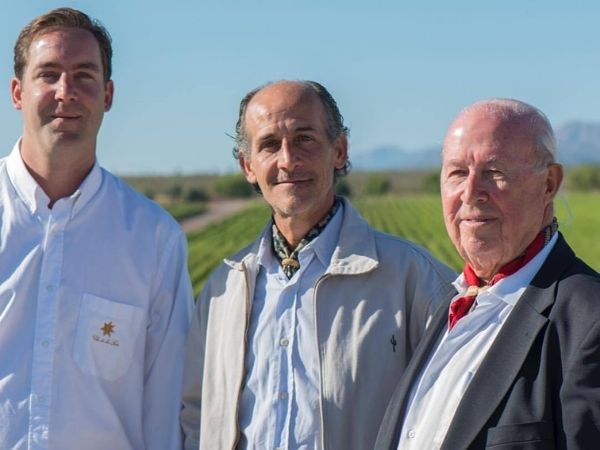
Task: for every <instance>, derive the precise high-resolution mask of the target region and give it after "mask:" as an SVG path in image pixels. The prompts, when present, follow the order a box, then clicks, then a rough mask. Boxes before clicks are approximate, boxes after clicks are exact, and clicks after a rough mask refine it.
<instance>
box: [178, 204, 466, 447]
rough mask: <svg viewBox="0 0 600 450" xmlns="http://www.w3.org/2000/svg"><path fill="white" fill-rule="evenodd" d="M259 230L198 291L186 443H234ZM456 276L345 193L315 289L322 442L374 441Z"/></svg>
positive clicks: (186, 403) (358, 443) (363, 444)
mask: <svg viewBox="0 0 600 450" xmlns="http://www.w3.org/2000/svg"><path fill="white" fill-rule="evenodd" d="M269 230H270V228H269V227H267V228H266V229H265V232H263V235H262V236H266V234H265V233H268V232H270V231H269ZM262 236H261V237H259V239H257V240H256V241H255V242H253V243H252V244H251V245H249V246H248V247H246V248H245V249H243V250H242V251H240V252H239V253H237V254H236V255H234V256H233V257H232V258H231V259H227V260H225V261H224V263H223V264H221V265H220V266H219V267H218V268H217V269H215V271H214V272H213V274H212V275H211V277H210V279H209V281H208V282H207V284H206V286H205V288H204V290H203V291H202V293H201V294H200V297H199V299H198V302H197V305H196V311H195V314H194V317H193V319H192V325H191V332H190V336H189V345H188V355H187V368H186V374H185V380H184V397H183V411H182V414H181V421H182V427H183V430H184V433H185V448H186V450H192V449H194V450H197V449H198V445H199V444H200V448H201V449H203V450H204V449H206V450H220V449H234V448H235V447H236V445H237V442H238V440H239V435H240V429H239V425H238V407H239V400H240V396H241V391H242V388H243V383H244V377H245V367H244V362H245V350H246V347H247V342H246V332H247V326H248V322H249V317H250V312H251V307H252V299H253V296H254V286H255V280H256V276H257V274H258V270H259V267H258V264H257V260H256V257H257V255H256V254H257V250H258V246H259V243H260V239H262ZM455 277H456V274H455V273H454V272H453V271H452V270H450V269H449V268H447V267H446V266H444V265H442V264H441V263H439V262H438V261H436V260H435V259H433V258H432V257H431V256H430V255H429V254H428V253H427V252H426V251H425V250H423V249H422V248H420V247H418V246H416V245H414V244H412V243H409V242H407V241H405V240H403V239H400V238H398V237H393V236H390V235H386V234H383V233H380V232H378V231H375V230H374V229H373V228H371V227H370V226H369V225H368V224H367V222H366V221H365V220H364V219H363V218H362V217H361V216H360V215H359V214H358V212H356V210H355V209H354V208H353V207H352V206H351V205H350V204H349V203H348V202H347V201H345V202H344V218H343V224H342V228H341V230H340V237H339V242H338V245H337V247H336V249H335V251H334V254H333V256H332V259H331V263H330V266H329V268H328V269H327V271H326V272H325V274H324V275H323V276H322V277H321V278H320V279H319V280H318V281H317V284H316V286H315V291H314V292H315V294H314V295H315V302H314V305H315V306H314V322H315V324H316V328H315V333H316V341H317V343H318V347H319V348H318V353H319V356H320V358H319V361H320V382H321V401H320V410H319V414H320V418H321V429H320V433H321V442H322V448H323V449H326V450H337V449H345V450H353V449H356V450H367V449H371V448H373V444H374V442H375V437H376V435H377V430H378V428H379V424H380V422H381V419H382V417H383V414H384V412H385V409H386V406H387V404H388V401H389V399H390V397H391V395H392V392H393V390H394V387H395V386H396V383H397V381H398V378H399V377H400V375H402V372H403V371H404V368H405V367H406V365H407V363H408V360H409V358H410V357H411V355H412V352H413V350H414V348H415V347H416V345H417V343H418V342H419V340H420V339H421V336H422V335H423V332H424V330H425V327H426V326H427V324H428V321H429V319H430V317H431V315H432V313H433V311H434V310H435V306H436V305H437V303H438V302H439V301H440V300H441V299H443V298H445V294H446V293H447V292H448V290H450V289H452V286H451V285H450V282H451V281H453V280H454V279H455Z"/></svg>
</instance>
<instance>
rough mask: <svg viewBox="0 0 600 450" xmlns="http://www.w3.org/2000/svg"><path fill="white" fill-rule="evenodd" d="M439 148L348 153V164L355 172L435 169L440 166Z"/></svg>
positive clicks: (390, 148) (389, 148)
mask: <svg viewBox="0 0 600 450" xmlns="http://www.w3.org/2000/svg"><path fill="white" fill-rule="evenodd" d="M440 148H441V147H439V146H436V147H426V148H422V149H419V150H407V149H403V148H400V147H394V146H387V147H379V148H376V149H373V150H371V151H369V152H366V153H359V154H354V155H353V154H352V152H350V162H352V167H353V168H355V169H356V170H368V171H374V170H412V169H422V170H425V169H435V168H436V167H439V166H440V164H441V153H440V151H441V150H440Z"/></svg>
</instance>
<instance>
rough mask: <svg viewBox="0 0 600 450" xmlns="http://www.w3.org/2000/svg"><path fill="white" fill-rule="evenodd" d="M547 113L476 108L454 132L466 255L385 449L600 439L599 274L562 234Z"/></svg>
mask: <svg viewBox="0 0 600 450" xmlns="http://www.w3.org/2000/svg"><path fill="white" fill-rule="evenodd" d="M561 181H562V168H561V166H560V165H559V164H557V163H556V142H555V139H554V135H553V132H552V128H551V126H550V124H549V122H548V120H547V119H546V117H545V116H544V115H543V114H542V113H541V112H540V111H538V110H537V109H536V108H534V107H532V106H529V105H527V104H524V103H522V102H519V101H516V100H502V99H494V100H488V101H484V102H481V103H476V104H474V105H472V106H470V107H468V108H467V109H465V110H464V111H463V112H462V113H461V114H460V115H459V116H458V118H457V119H456V120H455V121H454V123H453V124H452V126H451V127H450V130H449V132H448V135H447V137H446V140H445V143H444V150H443V166H442V173H441V188H442V204H443V210H444V219H445V222H446V228H447V230H448V233H449V235H450V238H451V239H452V242H453V243H454V245H455V247H456V248H457V250H458V252H459V253H460V255H461V256H462V257H463V259H464V260H465V263H466V265H465V269H464V273H463V274H462V275H460V276H459V277H458V279H457V280H456V281H455V283H454V285H455V287H456V290H457V291H458V294H456V295H454V296H453V298H449V299H448V300H447V301H446V302H445V303H444V304H443V305H442V306H441V307H440V309H439V310H438V312H436V315H435V317H434V319H433V321H432V325H431V327H430V328H429V330H428V332H427V336H426V337H425V338H424V339H423V341H422V343H421V344H420V346H419V348H418V349H417V351H416V353H415V356H414V359H413V360H412V362H411V364H410V366H409V368H408V369H407V371H406V376H405V377H404V378H403V380H402V381H401V382H400V384H399V385H398V388H397V390H396V392H395V393H394V396H393V397H392V400H391V402H390V405H389V407H388V410H387V412H386V416H385V419H384V422H383V424H382V426H381V429H380V433H379V436H378V439H377V445H376V448H377V449H393V450H396V449H402V450H411V449H419V450H420V449H445V450H462V449H484V448H494V449H496V448H497V449H509V448H510V449H517V448H523V449H525V448H528V449H534V448H535V449H548V450H550V449H590V448H595V446H597V444H598V442H600V277H599V276H598V274H597V273H596V272H595V271H593V270H592V269H590V268H589V267H588V266H587V265H586V264H584V263H583V262H582V261H581V260H579V259H578V258H577V257H576V256H575V254H574V253H573V251H572V250H571V249H570V248H569V246H568V245H567V243H566V242H565V240H564V238H563V237H562V236H561V234H560V233H558V232H557V226H558V225H557V222H556V219H554V218H553V217H554V212H553V199H554V197H555V195H556V193H557V191H558V189H559V187H560V184H561Z"/></svg>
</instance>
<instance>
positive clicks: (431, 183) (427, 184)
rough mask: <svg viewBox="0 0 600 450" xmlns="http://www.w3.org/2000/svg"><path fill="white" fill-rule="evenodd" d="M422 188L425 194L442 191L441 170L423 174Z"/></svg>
mask: <svg viewBox="0 0 600 450" xmlns="http://www.w3.org/2000/svg"><path fill="white" fill-rule="evenodd" d="M421 190H422V192H423V193H425V194H439V193H440V171H439V170H436V171H434V172H429V173H427V174H425V175H423V178H422V180H421Z"/></svg>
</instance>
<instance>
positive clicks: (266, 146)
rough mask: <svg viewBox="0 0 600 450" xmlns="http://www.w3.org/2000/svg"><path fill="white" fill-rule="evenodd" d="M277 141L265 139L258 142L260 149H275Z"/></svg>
mask: <svg viewBox="0 0 600 450" xmlns="http://www.w3.org/2000/svg"><path fill="white" fill-rule="evenodd" d="M278 145H279V143H278V142H277V141H275V140H270V141H265V142H263V143H261V144H260V150H265V151H275V150H277V148H278Z"/></svg>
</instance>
